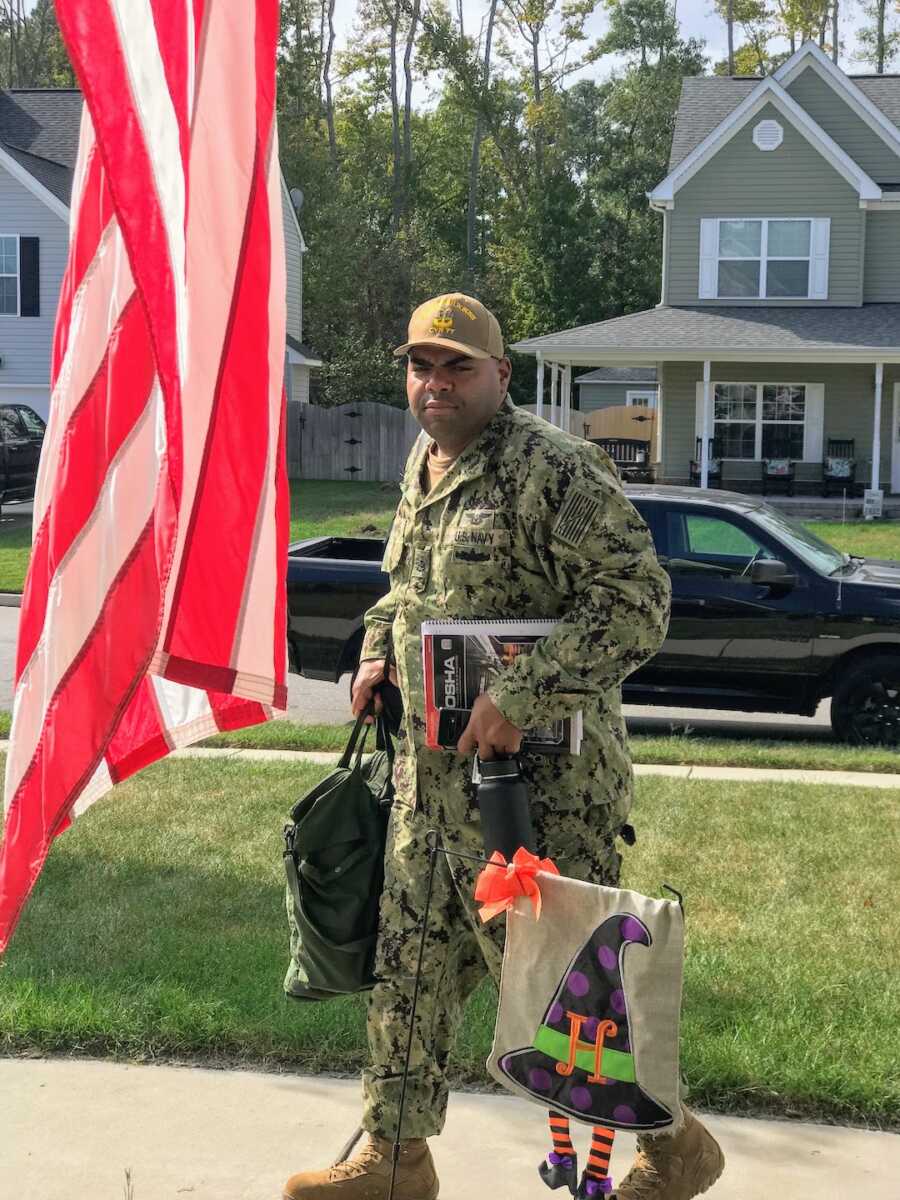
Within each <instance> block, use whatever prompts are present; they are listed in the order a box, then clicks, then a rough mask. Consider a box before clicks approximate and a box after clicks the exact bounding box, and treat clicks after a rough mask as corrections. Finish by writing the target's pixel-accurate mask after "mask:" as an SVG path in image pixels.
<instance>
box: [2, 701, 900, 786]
mask: <svg viewBox="0 0 900 1200" xmlns="http://www.w3.org/2000/svg"><path fill="white" fill-rule="evenodd" d="M4 715H5V714H0V735H2V733H3V728H4V726H3V716H4ZM7 721H8V717H7ZM7 727H8V725H7ZM349 728H350V727H349V725H299V724H295V723H294V722H292V721H271V722H269V723H268V724H266V725H254V726H252V727H251V728H250V729H239V730H236V731H235V732H233V733H221V734H218V735H217V736H216V737H212V738H209V739H208V740H207V741H205V742H204V743H203V745H204V746H241V747H244V748H247V749H260V750H343V748H344V746H345V745H346V744H347V736H348V732H349ZM630 745H631V754H632V757H633V759H634V761H635V762H636V763H663V764H667V765H670V766H671V765H674V766H683V765H690V766H707V767H775V768H785V769H786V768H791V769H794V770H811V771H871V772H876V773H877V772H887V773H889V774H890V773H894V772H897V773H900V760H898V755H897V752H896V750H890V749H886V748H885V749H881V748H880V747H874V746H843V745H840V744H836V743H832V742H828V741H821V742H820V741H800V740H798V741H794V740H788V739H786V738H785V739H777V738H741V737H733V738H724V737H707V736H705V735H703V734H672V735H668V736H659V735H652V734H632V736H631V738H630Z"/></svg>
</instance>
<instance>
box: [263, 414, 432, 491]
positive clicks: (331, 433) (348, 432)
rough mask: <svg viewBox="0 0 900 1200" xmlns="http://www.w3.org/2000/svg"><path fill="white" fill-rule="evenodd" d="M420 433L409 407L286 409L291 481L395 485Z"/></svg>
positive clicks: (288, 462) (288, 463)
mask: <svg viewBox="0 0 900 1200" xmlns="http://www.w3.org/2000/svg"><path fill="white" fill-rule="evenodd" d="M420 432H421V430H420V427H419V424H418V422H417V421H416V419H415V417H414V416H413V415H412V413H411V412H409V410H408V409H399V408H390V407H389V406H388V405H387V404H373V403H372V402H371V401H366V402H364V403H362V404H342V405H341V406H340V407H339V408H320V407H319V406H318V405H316V404H298V403H296V402H294V401H290V402H289V403H288V406H287V438H286V441H287V467H288V476H289V477H290V478H291V479H361V480H367V481H372V482H378V483H385V482H393V483H396V482H397V480H399V479H400V477H401V475H402V474H403V467H404V466H405V464H406V458H407V455H408V454H409V452H410V450H411V448H412V444H413V442H414V441H415V440H416V438H417V437H418V435H419V433H420Z"/></svg>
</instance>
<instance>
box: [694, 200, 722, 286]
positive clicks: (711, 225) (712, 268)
mask: <svg viewBox="0 0 900 1200" xmlns="http://www.w3.org/2000/svg"><path fill="white" fill-rule="evenodd" d="M718 290H719V222H718V221H717V220H716V218H715V217H702V218H701V220H700V284H699V288H698V295H699V297H700V299H701V300H715V298H716V294H717V292H718Z"/></svg>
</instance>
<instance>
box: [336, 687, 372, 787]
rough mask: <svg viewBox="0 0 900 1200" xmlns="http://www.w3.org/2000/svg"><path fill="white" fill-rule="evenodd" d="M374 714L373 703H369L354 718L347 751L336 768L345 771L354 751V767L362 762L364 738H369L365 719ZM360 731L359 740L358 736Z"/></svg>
mask: <svg viewBox="0 0 900 1200" xmlns="http://www.w3.org/2000/svg"><path fill="white" fill-rule="evenodd" d="M374 713H375V704H374V701H370V702H369V703H368V704H367V705H366V707H365V708H364V709H363V710H362V712H361V713H360V714H359V716H358V717H357V718H356V724H355V725H354V726H353V732H352V733H351V734H350V740H349V741H348V742H347V749H346V750H345V751H344V753H343V754H342V755H341V759H340V762H339V763H338V766H339V767H343V769H344V770H345V771H346V770H347V768H348V767H349V766H350V760H351V759H352V758H353V756H354V751H355V753H356V760H355V764H354V765H355V766H357V767H358V766H359V764H360V763H361V762H362V756H363V751H364V750H365V748H366V738H367V737H368V736H369V728H370V727H369V726H368V725H367V724H366V718H367V717H371V716H373V715H374ZM360 731H362V737H361V738H360V736H359V735H360ZM357 742H359V746H357Z"/></svg>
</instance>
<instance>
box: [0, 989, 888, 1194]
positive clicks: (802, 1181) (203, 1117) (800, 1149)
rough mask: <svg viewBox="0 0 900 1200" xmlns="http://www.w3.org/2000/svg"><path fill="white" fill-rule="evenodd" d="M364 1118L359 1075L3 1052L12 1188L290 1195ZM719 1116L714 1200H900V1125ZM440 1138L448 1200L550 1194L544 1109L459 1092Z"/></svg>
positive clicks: (1, 1151)
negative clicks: (882, 1129) (542, 1174)
mask: <svg viewBox="0 0 900 1200" xmlns="http://www.w3.org/2000/svg"><path fill="white" fill-rule="evenodd" d="M298 1012H299V1010H298ZM359 1112H360V1088H359V1084H358V1083H357V1082H356V1081H351V1080H346V1079H333V1078H329V1077H327V1076H321V1075H320V1076H315V1077H311V1076H302V1075H290V1074H263V1073H260V1072H255V1071H215V1070H209V1069H206V1068H201V1067H167V1066H159V1065H153V1066H139V1065H126V1064H122V1063H109V1062H93V1061H90V1060H85V1059H28V1060H22V1059H0V1196H3V1197H7V1196H9V1197H10V1198H12V1197H16V1200H101V1198H104V1200H105V1198H107V1197H110V1198H112V1197H121V1196H125V1197H127V1198H129V1197H133V1200H184V1198H186V1200H279V1198H280V1196H281V1184H282V1183H283V1182H284V1180H285V1179H286V1178H287V1176H289V1175H291V1174H293V1172H295V1171H298V1170H308V1169H312V1168H316V1167H322V1166H326V1165H327V1164H328V1163H329V1162H331V1161H333V1160H334V1158H335V1157H336V1156H337V1155H338V1154H339V1152H340V1150H341V1148H342V1147H343V1146H344V1144H345V1143H346V1142H347V1140H348V1139H349V1137H350V1135H351V1134H352V1133H353V1131H354V1129H355V1127H356V1123H357V1120H358V1118H359ZM703 1119H704V1121H705V1122H706V1123H707V1124H708V1125H709V1128H710V1130H711V1131H712V1133H713V1134H714V1136H715V1137H716V1138H717V1139H718V1140H719V1142H720V1144H721V1146H722V1149H723V1150H724V1152H725V1156H726V1168H725V1173H724V1175H723V1176H722V1178H721V1180H720V1181H719V1183H717V1184H716V1185H715V1186H714V1187H713V1188H712V1189H711V1191H710V1192H709V1193H707V1194H708V1195H709V1197H710V1200H773V1197H777V1198H779V1200H897V1198H898V1196H900V1183H898V1181H900V1137H898V1136H897V1135H896V1134H891V1133H878V1132H874V1131H869V1130H860V1129H843V1128H838V1127H835V1126H826V1125H813V1124H807V1123H802V1122H787V1121H757V1120H749V1119H746V1118H736V1117H716V1116H709V1117H704V1118H703ZM586 1135H587V1130H586V1129H585V1128H584V1127H583V1126H582V1127H579V1128H577V1129H576V1130H575V1131H574V1140H575V1142H576V1148H580V1149H581V1152H582V1156H583V1155H584V1154H585V1152H586ZM431 1145H432V1152H433V1154H434V1157H435V1161H436V1163H437V1168H438V1172H439V1175H440V1179H441V1200H481V1198H482V1197H491V1198H492V1200H527V1198H528V1197H529V1196H532V1197H534V1200H540V1198H541V1197H543V1196H546V1195H547V1192H546V1189H545V1187H544V1185H543V1184H542V1183H541V1181H540V1179H539V1178H538V1175H537V1171H536V1167H537V1164H538V1162H539V1161H540V1160H541V1159H542V1158H543V1156H544V1154H545V1153H546V1152H547V1150H548V1149H549V1146H548V1145H547V1133H546V1126H545V1118H544V1116H543V1114H542V1112H541V1110H540V1109H539V1108H538V1107H537V1106H536V1105H532V1104H529V1103H527V1102H525V1101H523V1100H520V1099H517V1098H515V1097H512V1096H506V1095H483V1094H476V1093H471V1092H467V1093H455V1094H454V1095H453V1097H452V1098H451V1102H450V1110H449V1115H448V1120H447V1127H446V1130H445V1132H444V1134H443V1136H442V1137H440V1138H436V1139H434V1140H433V1141H432V1143H431ZM633 1150H634V1137H633V1135H630V1134H619V1135H618V1136H617V1137H616V1142H615V1149H614V1152H613V1159H612V1174H613V1179H614V1180H615V1179H620V1178H621V1177H622V1176H623V1175H624V1173H625V1172H626V1171H627V1169H628V1164H629V1162H630V1159H631V1156H632V1154H633ZM582 1161H584V1158H583V1157H582ZM126 1171H128V1172H129V1175H130V1181H131V1191H129V1190H128V1189H127V1187H126Z"/></svg>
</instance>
